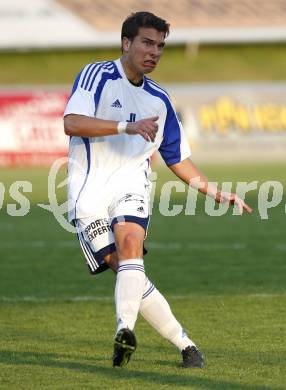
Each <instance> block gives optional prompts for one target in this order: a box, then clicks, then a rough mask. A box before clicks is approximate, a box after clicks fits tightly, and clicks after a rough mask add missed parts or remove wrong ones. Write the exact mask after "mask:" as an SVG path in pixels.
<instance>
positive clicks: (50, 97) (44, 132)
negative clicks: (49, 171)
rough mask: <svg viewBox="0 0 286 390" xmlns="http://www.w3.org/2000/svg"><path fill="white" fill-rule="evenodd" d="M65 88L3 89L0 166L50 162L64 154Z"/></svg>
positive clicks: (66, 140) (46, 163)
mask: <svg viewBox="0 0 286 390" xmlns="http://www.w3.org/2000/svg"><path fill="white" fill-rule="evenodd" d="M67 99H68V94H67V92H66V91H52V90H39V89H37V90H35V91H33V90H29V91H16V90H15V91H13V90H9V91H0V166H21V165H25V166H27V165H33V166H41V165H49V164H51V163H52V162H53V161H54V160H55V159H56V158H58V157H62V156H65V155H66V154H67V149H68V142H69V139H68V137H67V136H66V135H65V134H64V129H63V119H62V117H63V112H64V108H65V105H66V102H67Z"/></svg>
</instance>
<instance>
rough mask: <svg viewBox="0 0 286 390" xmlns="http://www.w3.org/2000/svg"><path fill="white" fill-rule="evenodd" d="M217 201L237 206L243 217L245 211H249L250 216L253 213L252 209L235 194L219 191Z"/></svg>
mask: <svg viewBox="0 0 286 390" xmlns="http://www.w3.org/2000/svg"><path fill="white" fill-rule="evenodd" d="M216 201H217V202H218V203H226V202H228V203H229V204H230V205H236V206H237V207H238V210H239V214H240V215H242V213H243V211H244V210H245V211H247V212H248V213H249V214H251V213H252V208H251V207H250V206H249V205H248V204H246V203H245V202H244V201H243V200H242V199H240V197H239V196H237V195H236V194H235V193H230V192H224V191H219V192H218V193H217V196H216Z"/></svg>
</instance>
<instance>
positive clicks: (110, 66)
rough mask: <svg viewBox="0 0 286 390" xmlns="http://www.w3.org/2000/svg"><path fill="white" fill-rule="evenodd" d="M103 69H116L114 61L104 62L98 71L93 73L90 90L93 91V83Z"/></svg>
mask: <svg viewBox="0 0 286 390" xmlns="http://www.w3.org/2000/svg"><path fill="white" fill-rule="evenodd" d="M101 70H107V71H111V70H114V65H113V64H112V62H107V63H105V64H103V65H102V66H101V67H100V68H98V69H97V71H96V72H95V73H94V75H93V78H92V80H91V83H90V85H89V88H88V91H91V90H92V87H93V85H94V82H95V79H96V77H97V75H98V73H99V72H100V71H101Z"/></svg>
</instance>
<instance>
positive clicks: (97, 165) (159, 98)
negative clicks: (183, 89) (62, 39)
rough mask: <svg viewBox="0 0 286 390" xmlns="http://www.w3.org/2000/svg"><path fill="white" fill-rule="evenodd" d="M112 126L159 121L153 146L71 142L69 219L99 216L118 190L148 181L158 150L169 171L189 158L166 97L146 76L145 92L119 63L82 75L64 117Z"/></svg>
mask: <svg viewBox="0 0 286 390" xmlns="http://www.w3.org/2000/svg"><path fill="white" fill-rule="evenodd" d="M68 114H78V115H85V116H88V117H96V118H99V119H106V120H114V121H132V122H134V121H138V120H140V119H146V118H150V117H154V116H159V119H158V121H157V123H158V127H159V128H158V132H157V135H156V139H155V142H146V141H145V140H144V139H143V137H142V136H140V135H128V134H118V135H112V136H106V137H89V138H84V137H75V136H72V137H71V138H70V146H69V163H68V198H69V210H70V212H69V219H70V220H73V219H75V218H85V217H90V216H93V215H96V210H97V208H98V204H99V202H101V201H102V200H103V197H104V199H105V201H106V196H108V193H110V194H112V193H114V192H115V191H117V189H118V188H120V189H121V190H122V188H124V187H127V188H129V187H130V186H133V187H135V186H136V183H141V184H142V181H146V180H147V179H146V178H147V172H148V170H149V165H150V157H151V155H152V154H153V153H154V152H155V151H156V150H159V152H160V153H161V155H162V157H163V159H164V161H165V162H166V164H167V165H173V164H175V163H178V162H180V161H182V160H184V159H185V158H187V157H188V156H189V155H190V148H189V145H188V142H187V140H186V136H185V134H184V131H183V129H182V125H181V123H180V122H179V120H178V118H177V116H176V113H175V110H174V108H173V106H172V103H171V102H170V99H169V96H168V94H167V92H166V91H165V90H164V89H162V88H161V87H160V86H159V85H158V84H157V83H155V82H154V81H152V80H151V79H149V78H148V77H146V76H144V80H143V84H142V85H141V86H139V87H138V86H134V85H133V84H131V83H130V82H129V80H128V79H127V77H126V75H125V72H124V70H123V67H122V65H121V61H120V59H118V60H116V61H105V62H97V63H93V64H89V65H87V66H85V67H84V69H83V70H82V71H81V72H80V74H79V75H78V77H77V78H76V81H75V83H74V87H73V90H72V95H71V97H70V99H69V101H68V104H67V107H66V110H65V113H64V115H68Z"/></svg>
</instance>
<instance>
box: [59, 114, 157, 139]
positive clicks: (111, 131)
mask: <svg viewBox="0 0 286 390" xmlns="http://www.w3.org/2000/svg"><path fill="white" fill-rule="evenodd" d="M157 120H158V117H152V118H147V119H141V120H139V121H137V122H128V123H127V127H126V131H125V132H126V134H130V135H135V134H139V135H141V136H142V137H143V138H144V139H145V140H146V141H148V142H149V141H152V142H153V141H154V139H155V136H156V133H157V131H158V124H157V122H156V121H157ZM118 123H119V122H117V121H110V120H105V119H99V118H96V117H89V116H86V115H78V114H67V115H65V117H64V129H65V134H66V135H69V136H77V137H105V136H109V135H116V134H118Z"/></svg>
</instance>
